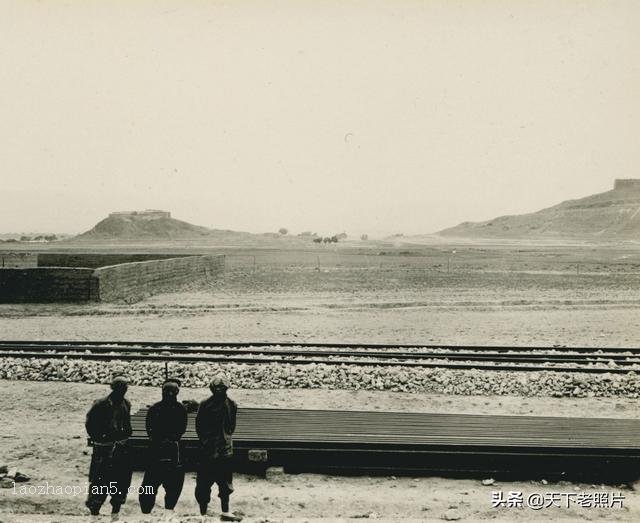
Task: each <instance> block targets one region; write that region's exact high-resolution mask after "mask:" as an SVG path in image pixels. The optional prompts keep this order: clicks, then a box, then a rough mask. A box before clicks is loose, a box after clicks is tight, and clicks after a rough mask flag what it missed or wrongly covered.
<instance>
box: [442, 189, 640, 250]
mask: <svg viewBox="0 0 640 523" xmlns="http://www.w3.org/2000/svg"><path fill="white" fill-rule="evenodd" d="M438 234H440V235H442V236H448V237H463V238H505V239H511V238H513V239H516V238H524V239H526V238H566V239H601V240H608V239H639V240H640V180H616V182H615V185H614V189H613V190H611V191H607V192H603V193H599V194H594V195H592V196H587V197H586V198H580V199H578V200H568V201H565V202H562V203H560V204H558V205H555V206H553V207H549V208H547V209H542V210H541V211H537V212H534V213H529V214H519V215H513V216H500V217H499V218H494V219H493V220H488V221H484V222H464V223H461V224H460V225H457V226H455V227H451V228H449V229H444V230H443V231H440V232H439V233H438Z"/></svg>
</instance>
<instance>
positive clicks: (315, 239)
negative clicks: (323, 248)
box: [313, 237, 322, 243]
mask: <svg viewBox="0 0 640 523" xmlns="http://www.w3.org/2000/svg"><path fill="white" fill-rule="evenodd" d="M313 243H322V238H320V237H318V238H314V239H313Z"/></svg>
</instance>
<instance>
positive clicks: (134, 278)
mask: <svg viewBox="0 0 640 523" xmlns="http://www.w3.org/2000/svg"><path fill="white" fill-rule="evenodd" d="M151 256H153V255H151ZM174 256H175V255H174ZM224 267H225V257H224V256H221V255H207V256H186V257H179V258H176V257H173V258H168V259H153V260H149V261H139V262H132V263H121V264H118V265H111V266H107V267H99V268H97V269H93V268H81V267H36V268H28V269H15V268H0V303H53V302H82V301H126V302H128V303H131V302H134V301H139V300H142V299H144V298H146V297H147V296H151V295H153V294H158V293H161V292H171V291H175V290H180V288H183V287H184V286H185V285H193V284H201V283H204V282H207V281H211V280H214V279H215V278H217V277H219V276H220V275H222V273H223V272H224Z"/></svg>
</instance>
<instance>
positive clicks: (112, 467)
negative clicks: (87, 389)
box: [85, 376, 132, 521]
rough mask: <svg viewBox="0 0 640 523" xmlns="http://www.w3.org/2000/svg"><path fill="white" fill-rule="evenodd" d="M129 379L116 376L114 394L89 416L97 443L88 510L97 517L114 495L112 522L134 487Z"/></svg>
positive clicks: (97, 404)
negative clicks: (130, 451)
mask: <svg viewBox="0 0 640 523" xmlns="http://www.w3.org/2000/svg"><path fill="white" fill-rule="evenodd" d="M127 387H128V385H127V379H126V378H125V377H124V376H116V377H114V378H113V380H112V381H111V394H109V395H108V396H107V397H106V398H102V399H99V400H96V401H95V402H94V404H93V405H92V406H91V408H90V409H89V412H88V413H87V419H86V424H85V427H86V429H87V434H89V438H90V439H91V442H92V443H93V455H92V456H91V467H90V469H89V493H88V497H87V501H86V503H85V504H86V506H87V508H88V509H89V510H90V511H91V514H92V515H93V516H97V515H99V513H100V507H102V504H103V503H104V502H105V500H106V499H107V496H111V520H112V521H118V519H119V517H118V514H119V512H120V507H121V506H122V505H123V504H124V502H125V501H126V499H127V490H128V489H129V486H130V485H131V473H132V470H131V466H130V463H129V452H128V447H127V439H128V438H129V436H131V403H129V400H127V399H126V398H125V397H124V396H125V394H126V393H127Z"/></svg>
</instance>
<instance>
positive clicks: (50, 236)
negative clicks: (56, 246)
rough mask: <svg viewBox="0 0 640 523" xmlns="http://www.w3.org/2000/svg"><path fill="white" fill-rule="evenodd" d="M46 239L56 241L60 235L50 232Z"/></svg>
mask: <svg viewBox="0 0 640 523" xmlns="http://www.w3.org/2000/svg"><path fill="white" fill-rule="evenodd" d="M44 239H45V240H46V241H48V242H54V241H56V240H57V239H58V236H56V235H55V234H49V235H48V236H45V237H44Z"/></svg>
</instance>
